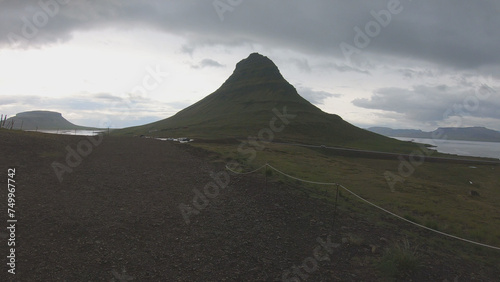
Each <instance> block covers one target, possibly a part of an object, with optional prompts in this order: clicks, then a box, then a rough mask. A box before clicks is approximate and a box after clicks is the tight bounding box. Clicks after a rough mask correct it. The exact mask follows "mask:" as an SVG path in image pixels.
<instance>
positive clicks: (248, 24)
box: [0, 0, 500, 69]
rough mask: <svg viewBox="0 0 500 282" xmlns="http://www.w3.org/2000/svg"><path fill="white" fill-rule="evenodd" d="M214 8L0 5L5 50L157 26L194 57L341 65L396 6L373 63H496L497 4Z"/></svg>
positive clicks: (446, 0) (113, 2)
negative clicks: (243, 51) (278, 55)
mask: <svg viewBox="0 0 500 282" xmlns="http://www.w3.org/2000/svg"><path fill="white" fill-rule="evenodd" d="M66 2H68V3H67V4H66ZM223 2H224V3H229V2H226V1H223ZM39 3H45V4H43V5H40V4H39ZM213 3H214V1H194V0H184V1H160V0H156V1H139V0H135V1H134V0H124V1H117V0H102V1H95V0H94V1H84V0H42V1H40V2H39V1H32V2H28V1H17V0H6V1H4V2H0V5H1V9H0V47H1V48H9V47H15V48H30V47H36V46H40V45H43V44H49V43H56V42H60V41H66V40H68V39H70V38H71V35H72V33H73V32H75V31H81V30H97V29H103V28H109V27H113V28H117V29H131V28H134V27H153V28H155V29H158V30H162V31H165V32H168V33H173V34H177V35H180V36H183V37H184V38H185V39H186V40H187V42H188V44H187V45H186V46H185V47H184V49H183V50H184V52H188V53H190V54H192V52H195V50H196V47H197V46H202V45H220V44H222V45H238V44H244V43H257V44H261V45H263V46H266V47H278V48H289V49H294V50H296V51H300V52H305V53H309V54H311V55H314V54H321V55H327V56H330V55H331V56H335V57H337V58H338V59H343V58H344V56H343V52H342V51H341V49H340V47H339V46H340V44H341V43H342V42H344V43H347V44H350V45H352V46H354V47H356V44H355V41H354V39H355V36H356V35H357V32H356V31H355V27H358V28H359V30H361V31H363V32H365V33H366V30H365V27H366V26H367V24H369V23H370V22H372V23H375V22H377V20H376V19H375V16H374V14H379V12H380V11H387V10H388V6H390V5H393V7H397V9H396V10H397V11H399V12H398V13H394V14H392V15H391V16H390V20H388V21H385V22H383V20H382V21H381V23H383V24H379V27H380V31H379V32H376V35H375V36H373V37H372V38H369V41H370V42H369V44H367V46H363V48H358V49H359V51H361V52H362V55H363V56H364V57H366V58H367V59H368V60H370V61H371V60H376V59H377V58H380V57H379V55H383V57H384V56H389V57H401V58H410V59H413V60H423V61H426V62H433V63H438V64H442V65H444V66H449V67H453V68H460V69H470V68H477V67H481V66H496V65H498V64H499V63H500V52H498V46H500V17H498V14H499V11H500V2H499V1H496V0H483V1H469V0H443V1H431V0H427V1H410V0H400V1H398V0H373V1H328V0H324V1H320V0H316V1H299V0H293V1H243V2H241V4H239V5H235V6H234V7H230V9H228V10H224V11H222V12H221V11H220V10H219V13H218V12H217V10H216V8H215V7H214V5H213ZM232 3H236V2H234V1H233V2H232ZM382 14H383V12H382ZM379 15H380V14H379ZM379 21H380V19H379ZM373 31H377V30H375V29H374V30H373ZM358 47H359V46H358ZM393 62H394V61H393Z"/></svg>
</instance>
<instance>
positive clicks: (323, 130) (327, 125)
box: [115, 53, 407, 150]
mask: <svg viewBox="0 0 500 282" xmlns="http://www.w3.org/2000/svg"><path fill="white" fill-rule="evenodd" d="M283 116H285V117H287V118H286V119H285V123H284V122H283V120H282V119H281V118H279V117H283ZM292 117H293V118H292ZM271 129H272V130H271ZM115 133H118V134H128V135H139V134H147V135H155V136H163V137H191V138H207V139H222V138H228V137H229V138H238V139H247V138H248V137H255V138H260V137H262V138H260V139H271V136H270V135H271V134H272V138H273V140H274V141H289V142H302V143H309V144H318V145H320V144H325V145H335V146H346V147H354V148H371V149H387V148H395V147H398V146H405V144H406V143H404V142H400V141H397V140H394V139H390V138H387V137H384V136H381V135H378V134H375V133H372V132H369V131H367V130H364V129H361V128H358V127H356V126H354V125H351V124H350V123H348V122H346V121H344V120H343V119H342V118H341V117H339V116H338V115H335V114H329V113H325V112H323V111H322V110H320V109H319V108H318V107H316V106H314V105H313V104H311V103H310V102H308V101H307V100H306V99H304V98H302V97H301V96H300V95H299V94H298V93H297V90H296V89H295V88H294V87H293V86H292V85H291V84H290V83H288V82H287V81H286V80H285V78H283V76H282V75H281V73H280V71H279V69H278V67H277V66H276V65H275V64H274V63H273V62H272V61H271V60H270V59H269V58H267V57H265V56H262V55H260V54H258V53H253V54H250V56H248V58H246V59H244V60H242V61H240V62H239V63H237V64H236V68H235V70H234V72H233V73H232V75H231V76H230V77H229V78H228V79H227V80H226V81H225V82H224V83H223V84H222V85H221V86H220V88H219V89H217V90H216V91H215V92H213V93H212V94H210V95H208V96H206V97H205V98H203V99H202V100H200V101H198V102H197V103H195V104H193V105H191V106H189V107H187V108H185V109H183V110H181V111H180V112H178V113H177V114H175V115H174V116H172V117H169V118H167V119H163V120H160V121H157V122H154V123H150V124H146V125H143V126H137V127H130V128H125V129H122V130H117V131H115ZM259 134H260V136H259ZM406 149H407V148H405V150H406Z"/></svg>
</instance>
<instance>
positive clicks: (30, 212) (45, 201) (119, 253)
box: [0, 131, 498, 281]
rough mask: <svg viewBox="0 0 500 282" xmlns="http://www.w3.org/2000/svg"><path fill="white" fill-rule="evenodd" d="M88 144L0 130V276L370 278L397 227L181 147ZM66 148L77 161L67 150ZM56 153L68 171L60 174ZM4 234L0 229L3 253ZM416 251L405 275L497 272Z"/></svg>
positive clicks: (109, 140) (111, 141)
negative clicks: (11, 220) (10, 225)
mask: <svg viewBox="0 0 500 282" xmlns="http://www.w3.org/2000/svg"><path fill="white" fill-rule="evenodd" d="M93 141H94V143H95V144H93V143H92V140H89V139H88V138H87V137H81V136H80V137H79V136H54V135H46V134H27V133H12V132H9V131H0V148H1V150H2V159H1V161H0V166H1V168H2V171H4V176H2V179H1V182H2V183H5V184H2V186H4V187H6V182H7V168H10V167H13V168H15V169H16V176H15V180H16V185H17V189H16V192H15V195H16V198H15V199H16V206H15V210H16V219H17V220H18V222H17V223H16V232H15V236H16V237H15V240H16V246H15V255H16V269H15V272H16V274H15V275H12V274H9V273H7V270H8V269H9V268H8V267H7V266H6V265H5V263H4V267H3V271H2V273H1V274H0V280H2V281H5V280H12V281H282V280H283V279H284V281H305V280H307V281H377V280H381V279H382V278H381V277H380V274H379V272H378V271H377V270H376V268H375V266H374V264H373V262H372V260H376V259H378V258H380V257H381V256H382V253H383V251H382V250H383V249H384V248H385V247H387V246H388V245H389V244H390V242H392V241H394V240H397V238H400V237H401V234H402V233H401V231H400V230H387V229H384V228H382V227H381V226H380V225H377V224H375V223H372V222H368V221H366V220H363V219H361V218H356V216H355V215H353V214H350V213H348V212H339V214H338V215H337V221H336V222H335V224H333V218H334V209H333V206H332V205H331V204H328V203H326V202H324V201H322V200H320V199H316V198H310V197H309V196H308V195H307V193H302V192H300V189H299V190H297V189H296V188H293V187H291V186H289V185H285V184H283V183H279V182H269V183H267V184H266V183H265V180H264V177H263V174H262V173H261V174H252V175H247V176H237V175H234V174H231V173H229V172H227V171H226V170H225V169H224V164H223V163H221V162H216V161H211V160H212V159H213V158H211V156H210V153H207V152H203V151H200V150H199V149H196V148H193V147H191V146H189V145H187V144H177V143H171V142H165V141H158V140H153V139H146V138H118V137H110V136H106V137H104V138H103V140H102V141H101V142H100V143H99V142H97V141H99V140H97V141H96V139H95V138H94V140H93ZM68 146H69V147H68ZM68 149H70V151H72V150H74V152H76V154H79V156H80V159H81V160H80V161H78V157H76V156H75V155H72V156H70V157H69V158H68ZM78 149H79V150H78ZM78 152H80V153H78ZM70 155H71V154H70ZM82 155H83V156H82ZM54 162H57V163H59V164H60V165H59V166H58V170H59V171H63V169H67V170H66V171H64V173H61V172H60V173H61V177H62V181H59V179H58V177H57V175H56V172H55V170H54V168H53V164H54ZM70 170H71V172H70ZM5 190H6V189H2V192H1V195H2V197H1V203H0V208H1V210H2V211H6V210H7V197H6V191H5ZM297 191H299V192H297ZM352 201H353V202H355V201H354V200H352ZM353 204H354V203H353ZM356 205H362V204H360V203H356ZM2 213H4V212H2ZM183 213H184V215H183ZM4 214H5V216H4V218H5V220H6V219H7V215H6V213H4ZM5 220H3V222H5ZM388 221H391V220H390V219H388ZM392 223H394V224H398V222H397V221H393V222H392ZM399 224H403V223H399ZM401 228H406V229H408V228H410V227H409V226H407V225H402V226H401ZM7 232H8V230H7V231H6V229H5V228H2V231H1V233H0V235H1V238H0V239H1V240H2V241H4V242H5V243H1V248H0V251H1V255H2V257H4V261H7V259H6V258H5V257H6V256H7V255H9V248H10V247H7V240H8V236H9V234H8V233H7ZM415 232H420V231H415ZM347 234H350V235H353V234H354V235H355V237H357V238H362V240H354V239H352V238H351V239H349V238H347V236H348V235H347ZM422 234H423V236H427V237H429V236H433V235H429V234H428V233H422ZM421 249H422V255H423V257H424V258H425V260H424V263H423V264H422V265H421V266H420V267H419V268H418V270H417V271H415V273H413V274H412V276H411V277H408V279H405V280H409V279H412V280H413V281H426V280H432V281H444V280H445V279H448V281H453V280H454V279H457V280H458V281H469V280H473V279H479V280H481V278H484V277H498V270H494V269H493V270H492V269H487V268H482V267H480V266H475V265H470V264H465V263H461V261H460V259H458V258H455V257H453V256H452V255H451V254H450V255H446V252H443V256H442V257H431V256H430V255H426V251H425V245H423V246H421ZM440 262H442V263H440ZM2 277H5V279H4V278H2Z"/></svg>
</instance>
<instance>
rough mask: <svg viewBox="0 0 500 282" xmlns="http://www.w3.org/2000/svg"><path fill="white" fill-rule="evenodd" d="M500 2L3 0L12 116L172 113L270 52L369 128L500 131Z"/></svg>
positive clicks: (290, 75)
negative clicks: (27, 113) (249, 61)
mask: <svg viewBox="0 0 500 282" xmlns="http://www.w3.org/2000/svg"><path fill="white" fill-rule="evenodd" d="M499 15H500V1H498V0H491V1H481V0H477V1H470V0H453V1H452V0H448V1H447V0H442V1H434V0H432V1H431V0H428V1H411V0H400V1H397V0H380V1H379V0H370V1H368V0H367V1H347V0H346V1H332V0H325V1H319V0H317V1H310V0H309V1H293V0H286V1H285V0H283V1H267V0H262V1H258V0H216V1H212V0H198V1H197V0H182V1H160V0H155V1H154V0H151V1H141V0H124V1H118V0H99V1H97V0H87V1H83V0H40V1H20V0H0V113H2V114H8V115H9V116H12V115H14V114H16V113H18V112H23V111H30V110H52V111H58V112H61V113H62V114H63V116H64V117H66V118H67V119H68V120H70V121H71V122H73V123H76V124H79V125H86V126H99V127H107V126H111V127H125V126H132V125H140V124H144V123H148V122H152V121H156V120H160V119H163V118H167V117H169V116H171V115H173V114H175V113H176V112H177V111H179V110H181V109H183V108H184V107H186V106H189V105H190V104H192V103H194V102H196V101H198V100H200V99H202V98H203V97H205V96H206V95H208V94H210V93H212V92H213V91H215V90H216V89H217V88H218V87H219V86H220V85H221V84H222V83H223V82H224V81H225V80H226V79H227V78H228V77H229V76H230V75H231V73H232V71H233V70H234V67H235V65H236V63H237V62H239V61H240V60H242V59H244V58H246V57H247V56H248V55H249V54H250V53H252V52H259V53H261V54H263V55H265V56H267V57H269V58H270V59H271V60H273V61H274V62H275V64H276V65H277V66H278V68H279V69H280V71H281V73H282V74H283V76H284V77H285V78H286V79H287V80H288V81H289V82H290V83H291V84H293V85H294V86H295V87H296V88H297V90H298V92H299V94H301V95H302V96H303V97H304V98H306V99H308V100H309V101H310V102H311V103H313V104H315V105H317V106H318V107H319V108H321V109H322V110H323V111H325V112H328V113H335V114H338V115H340V116H341V117H343V118H344V119H345V120H347V121H348V122H351V123H353V124H355V125H357V126H360V127H369V126H389V127H393V128H417V129H422V130H433V129H435V128H437V127H439V126H485V127H488V128H492V129H495V130H500V52H499V50H500V17H499Z"/></svg>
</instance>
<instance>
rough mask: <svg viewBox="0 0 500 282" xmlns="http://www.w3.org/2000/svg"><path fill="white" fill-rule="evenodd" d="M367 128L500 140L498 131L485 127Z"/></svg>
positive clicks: (395, 134) (413, 134)
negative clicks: (430, 128) (430, 129)
mask: <svg viewBox="0 0 500 282" xmlns="http://www.w3.org/2000/svg"><path fill="white" fill-rule="evenodd" d="M368 130H370V131H372V132H375V133H378V134H382V135H385V136H390V137H408V138H433V136H446V138H447V139H449V140H467V141H484V142H500V132H498V131H495V130H492V129H488V128H485V127H440V128H438V129H436V130H434V131H430V132H425V131H422V130H415V129H392V128H388V127H370V128H368Z"/></svg>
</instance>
